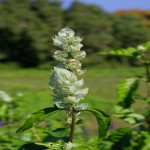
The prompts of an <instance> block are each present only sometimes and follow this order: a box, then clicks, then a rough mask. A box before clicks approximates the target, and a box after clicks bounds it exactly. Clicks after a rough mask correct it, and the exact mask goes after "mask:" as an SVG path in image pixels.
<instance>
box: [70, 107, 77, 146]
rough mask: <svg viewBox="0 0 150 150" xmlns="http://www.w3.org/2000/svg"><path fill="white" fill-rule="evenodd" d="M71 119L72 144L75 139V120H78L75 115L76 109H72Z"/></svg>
mask: <svg viewBox="0 0 150 150" xmlns="http://www.w3.org/2000/svg"><path fill="white" fill-rule="evenodd" d="M71 117H72V121H71V125H70V139H69V141H70V142H71V143H72V142H73V138H74V131H75V120H76V118H75V114H74V109H72V112H71Z"/></svg>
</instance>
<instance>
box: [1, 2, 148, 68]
mask: <svg viewBox="0 0 150 150" xmlns="http://www.w3.org/2000/svg"><path fill="white" fill-rule="evenodd" d="M0 12H1V13H0V35H1V38H0V62H1V63H5V62H17V63H19V64H20V65H21V66H22V67H34V66H38V65H39V64H42V63H45V62H47V60H49V59H51V60H53V59H52V58H51V54H52V53H53V52H54V49H55V48H54V47H53V44H52V37H53V36H54V35H55V34H56V33H57V32H58V31H59V30H60V29H61V28H63V27H65V26H68V27H70V28H72V29H74V30H75V32H76V33H77V35H79V36H81V37H83V38H84V36H85V38H84V39H83V44H84V48H83V49H84V50H85V51H86V52H87V53H88V55H89V56H92V55H93V56H94V54H96V55H97V52H99V51H100V50H105V51H109V50H110V49H117V48H120V47H122V48H127V47H129V46H133V47H134V46H136V45H138V44H141V43H143V42H147V41H149V40H150V28H149V26H148V25H147V24H146V22H145V20H144V19H143V17H141V16H140V15H136V14H133V13H123V14H122V15H116V14H109V13H107V12H105V11H104V10H102V9H101V8H99V7H97V6H94V5H87V4H84V3H80V2H73V3H72V5H71V6H70V8H69V9H67V10H64V9H63V8H62V7H61V3H60V2H58V1H50V0H34V1H33V0H24V1H22V0H3V1H0ZM94 60H95V58H94V57H89V61H88V63H92V62H93V61H94ZM103 61H105V60H103Z"/></svg>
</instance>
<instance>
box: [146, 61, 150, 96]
mask: <svg viewBox="0 0 150 150" xmlns="http://www.w3.org/2000/svg"><path fill="white" fill-rule="evenodd" d="M145 69H146V78H147V81H146V86H147V96H148V97H150V70H149V63H145Z"/></svg>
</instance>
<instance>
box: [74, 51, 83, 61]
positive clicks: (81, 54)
mask: <svg viewBox="0 0 150 150" xmlns="http://www.w3.org/2000/svg"><path fill="white" fill-rule="evenodd" d="M72 56H73V58H75V59H78V60H81V59H83V58H85V57H86V53H85V51H82V52H74V53H72Z"/></svg>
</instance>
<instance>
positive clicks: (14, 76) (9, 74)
mask: <svg viewBox="0 0 150 150" xmlns="http://www.w3.org/2000/svg"><path fill="white" fill-rule="evenodd" d="M50 72H51V69H38V68H33V69H19V68H17V69H16V68H13V67H12V68H11V67H10V68H9V69H8V68H2V67H1V68H0V90H4V91H6V92H8V93H9V94H10V95H11V96H13V97H15V95H16V94H17V93H18V92H19V93H20V92H21V93H23V96H22V99H20V101H21V103H20V104H21V106H20V107H22V108H21V109H22V110H23V111H25V112H28V113H30V112H33V111H35V110H37V109H41V108H43V107H49V106H51V105H53V100H52V97H51V96H50V95H51V94H52V91H51V89H50V88H49V87H48V82H49V76H50ZM143 72H144V70H143V68H141V67H135V68H133V67H127V66H118V65H114V66H106V67H101V66H93V67H89V68H86V73H85V74H84V75H82V76H80V77H79V78H84V80H85V87H88V88H89V93H88V95H87V96H86V98H85V99H84V100H83V102H87V103H89V107H98V108H100V109H102V110H104V111H107V112H108V113H111V111H112V106H113V105H114V104H115V103H116V102H117V87H116V84H117V83H118V82H120V81H121V80H122V79H124V78H127V77H132V76H134V75H137V74H141V73H143ZM24 108H25V109H24Z"/></svg>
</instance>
